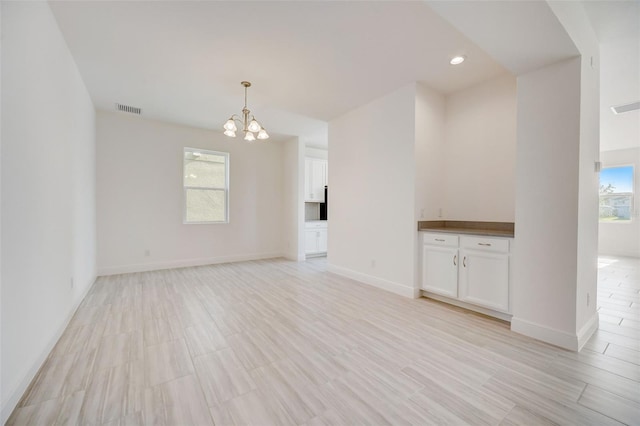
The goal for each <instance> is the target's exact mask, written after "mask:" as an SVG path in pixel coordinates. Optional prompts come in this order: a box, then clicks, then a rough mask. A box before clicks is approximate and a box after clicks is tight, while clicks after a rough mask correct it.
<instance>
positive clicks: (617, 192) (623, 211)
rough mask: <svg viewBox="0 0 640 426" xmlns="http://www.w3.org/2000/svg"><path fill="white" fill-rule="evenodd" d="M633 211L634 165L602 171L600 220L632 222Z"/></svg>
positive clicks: (608, 168)
mask: <svg viewBox="0 0 640 426" xmlns="http://www.w3.org/2000/svg"><path fill="white" fill-rule="evenodd" d="M632 211H633V166H621V167H607V168H603V169H602V170H601V171H600V222H621V223H624V222H630V221H631V212H632Z"/></svg>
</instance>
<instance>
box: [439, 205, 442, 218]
mask: <svg viewBox="0 0 640 426" xmlns="http://www.w3.org/2000/svg"><path fill="white" fill-rule="evenodd" d="M438 217H442V207H440V208H439V209H438Z"/></svg>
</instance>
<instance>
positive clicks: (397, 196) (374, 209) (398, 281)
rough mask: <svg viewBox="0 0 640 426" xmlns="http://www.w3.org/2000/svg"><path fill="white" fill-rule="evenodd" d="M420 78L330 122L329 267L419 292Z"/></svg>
mask: <svg viewBox="0 0 640 426" xmlns="http://www.w3.org/2000/svg"><path fill="white" fill-rule="evenodd" d="M415 97H416V85H415V84H410V85H407V86H405V87H402V88H400V89H398V90H396V91H395V92H393V93H390V94H388V95H386V96H384V97H382V98H379V99H376V100H374V101H372V102H370V103H368V104H366V105H363V106H361V107H359V108H357V109H355V110H352V111H350V112H349V113H347V114H345V115H343V116H341V117H338V118H336V119H334V120H332V121H331V122H330V123H329V164H330V165H331V169H330V173H331V177H330V179H331V181H330V183H331V229H330V238H329V248H328V264H329V270H330V271H332V272H335V273H339V274H342V275H345V276H350V277H352V278H355V279H358V280H360V281H363V282H367V283H369V284H372V285H375V286H378V287H382V288H385V289H387V290H390V291H393V292H396V293H399V294H403V295H406V296H410V297H413V295H414V279H415V271H414V266H415V265H414V256H415V253H414V246H415V238H416V223H415V215H414V203H415V107H416V101H415Z"/></svg>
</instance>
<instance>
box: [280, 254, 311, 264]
mask: <svg viewBox="0 0 640 426" xmlns="http://www.w3.org/2000/svg"><path fill="white" fill-rule="evenodd" d="M283 256H284V258H285V259H287V260H293V261H294V262H304V261H305V260H306V258H305V255H304V254H299V253H285V254H283Z"/></svg>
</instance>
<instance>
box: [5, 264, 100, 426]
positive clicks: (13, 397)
mask: <svg viewBox="0 0 640 426" xmlns="http://www.w3.org/2000/svg"><path fill="white" fill-rule="evenodd" d="M96 278H97V277H96V276H94V277H93V279H92V280H91V282H89V284H88V285H87V287H86V288H85V290H84V291H83V292H82V294H81V295H80V297H79V298H78V300H77V301H76V302H75V303H74V306H73V307H72V309H71V310H70V311H69V314H68V315H67V317H66V318H65V320H64V321H63V322H62V324H61V325H60V326H59V327H58V329H57V330H56V333H55V334H54V335H53V337H52V338H51V339H50V340H49V342H48V343H47V345H46V346H45V347H44V349H43V350H42V352H40V355H38V357H37V358H36V360H35V361H34V363H33V364H32V365H31V368H29V371H27V374H25V376H24V377H23V379H22V380H21V381H20V383H18V384H17V386H15V388H14V389H13V390H12V391H11V392H10V393H9V397H8V398H7V400H5V401H2V411H1V412H0V424H2V425H3V424H5V423H6V422H7V420H8V419H9V416H10V415H11V413H12V412H13V410H14V409H15V408H16V406H17V405H18V403H19V402H20V398H22V395H24V393H25V392H26V391H27V388H28V387H29V385H30V384H31V382H32V381H33V379H34V378H35V377H36V374H38V371H39V370H40V368H41V367H42V365H43V364H44V362H45V361H46V360H47V358H48V357H49V354H50V353H51V351H52V350H53V348H54V346H55V345H56V343H58V340H59V339H60V337H61V336H62V333H64V330H65V329H66V328H67V326H68V325H69V321H71V318H73V316H74V315H75V313H76V311H77V310H78V307H79V306H80V304H81V303H82V301H83V300H84V298H85V297H86V296H87V293H88V292H89V290H91V287H92V286H93V283H95V281H96ZM3 386H4V384H3Z"/></svg>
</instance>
